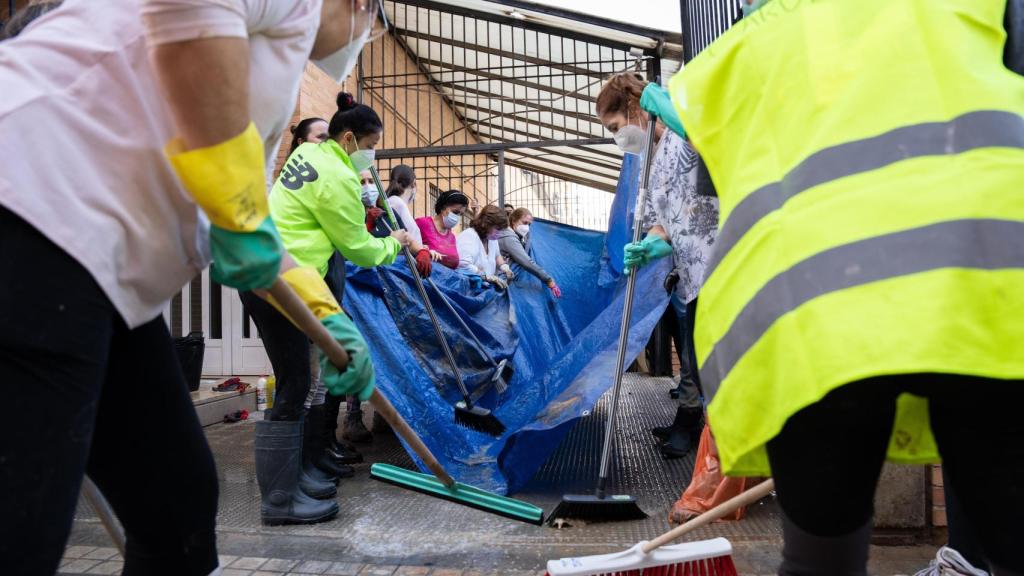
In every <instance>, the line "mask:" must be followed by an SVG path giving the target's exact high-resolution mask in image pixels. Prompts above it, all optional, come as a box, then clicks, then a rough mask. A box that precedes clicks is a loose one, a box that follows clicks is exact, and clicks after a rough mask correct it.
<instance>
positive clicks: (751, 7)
mask: <svg viewBox="0 0 1024 576" xmlns="http://www.w3.org/2000/svg"><path fill="white" fill-rule="evenodd" d="M767 3H768V0H754V2H753V4H747V0H741V2H740V7H741V8H743V17H744V18H746V17H747V16H750V15H751V14H753V13H754V12H757V11H758V10H760V9H761V7H762V6H764V5H765V4H767Z"/></svg>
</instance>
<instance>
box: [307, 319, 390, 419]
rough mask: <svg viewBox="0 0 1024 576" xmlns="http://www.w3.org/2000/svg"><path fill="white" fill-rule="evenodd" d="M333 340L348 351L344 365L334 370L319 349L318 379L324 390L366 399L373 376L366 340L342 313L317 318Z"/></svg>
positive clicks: (374, 380) (374, 383) (332, 393)
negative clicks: (342, 370)
mask: <svg viewBox="0 0 1024 576" xmlns="http://www.w3.org/2000/svg"><path fill="white" fill-rule="evenodd" d="M320 323H321V324H323V325H324V326H325V327H326V328H327V331H328V332H330V333H331V336H334V339H335V340H337V341H338V342H339V343H341V346H342V347H343V348H344V349H345V350H346V351H347V352H348V356H349V361H348V368H347V369H346V370H345V371H344V372H338V369H337V367H335V366H334V364H332V363H331V361H330V360H329V359H328V358H327V356H325V355H324V353H323V352H322V351H321V352H320V379H321V380H323V382H324V386H326V387H327V392H328V393H330V394H331V395H332V396H348V395H350V394H351V395H355V396H358V397H359V400H361V401H366V400H369V399H370V395H371V394H373V388H374V386H375V385H376V382H377V379H376V376H375V375H374V371H373V362H371V361H370V349H369V348H367V346H366V340H364V339H363V335H362V334H360V333H359V330H358V329H357V328H356V325H355V323H353V322H352V319H350V318H349V317H348V316H346V315H345V314H344V313H343V312H339V313H338V314H333V315H331V316H327V317H326V318H323V319H321V320H320Z"/></svg>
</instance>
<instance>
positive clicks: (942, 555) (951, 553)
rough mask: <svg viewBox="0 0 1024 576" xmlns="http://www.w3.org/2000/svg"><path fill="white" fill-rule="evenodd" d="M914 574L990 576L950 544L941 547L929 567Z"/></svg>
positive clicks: (930, 575) (917, 575) (921, 575)
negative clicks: (972, 564)
mask: <svg viewBox="0 0 1024 576" xmlns="http://www.w3.org/2000/svg"><path fill="white" fill-rule="evenodd" d="M914 576H989V574H988V572H986V571H984V570H980V569H978V568H975V567H974V566H971V563H970V562H968V561H967V560H965V559H964V557H963V556H961V555H960V553H959V552H957V551H956V550H954V549H952V548H950V547H949V546H943V547H942V548H939V552H938V553H937V554H936V555H935V560H932V561H931V562H929V563H928V567H927V568H925V569H924V570H920V571H918V572H917V573H915V574H914Z"/></svg>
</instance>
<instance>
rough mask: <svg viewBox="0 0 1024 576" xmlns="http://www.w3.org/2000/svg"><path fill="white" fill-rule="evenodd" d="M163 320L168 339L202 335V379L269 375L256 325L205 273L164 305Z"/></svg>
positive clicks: (234, 298) (233, 296)
mask: <svg viewBox="0 0 1024 576" xmlns="http://www.w3.org/2000/svg"><path fill="white" fill-rule="evenodd" d="M164 317H165V318H166V319H167V323H168V325H169V326H170V329H171V335H172V336H187V335H188V334H189V333H190V332H194V331H200V332H202V333H203V336H204V337H205V340H206V351H205V353H204V355H203V376H204V377H206V376H211V377H212V376H228V375H238V376H243V375H257V374H269V373H270V372H271V370H270V361H269V360H268V359H267V355H266V352H264V350H263V343H262V341H261V340H260V339H259V334H258V333H257V331H256V325H255V324H254V323H253V322H252V320H251V319H250V318H247V317H245V316H244V312H243V310H242V302H241V300H239V298H238V293H237V292H236V291H235V290H232V289H229V288H225V287H223V286H220V285H219V284H216V283H214V282H211V280H210V274H209V272H208V271H203V273H202V275H200V276H196V277H195V278H193V279H192V281H191V282H189V283H188V284H186V285H185V286H184V287H182V289H181V292H180V293H179V294H178V295H177V296H176V297H175V298H174V299H173V300H171V302H170V303H169V304H168V307H167V309H166V310H165V311H164Z"/></svg>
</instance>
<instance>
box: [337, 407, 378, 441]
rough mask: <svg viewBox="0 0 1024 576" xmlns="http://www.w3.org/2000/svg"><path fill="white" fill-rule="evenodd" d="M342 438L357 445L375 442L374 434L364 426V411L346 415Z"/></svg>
mask: <svg viewBox="0 0 1024 576" xmlns="http://www.w3.org/2000/svg"><path fill="white" fill-rule="evenodd" d="M341 437H342V438H344V439H345V440H348V441H349V442H355V443H356V444H369V443H370V442H373V434H371V433H370V431H369V430H367V429H366V426H365V425H364V424H363V411H362V410H356V411H354V412H346V413H345V423H344V424H343V425H342V429H341Z"/></svg>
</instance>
